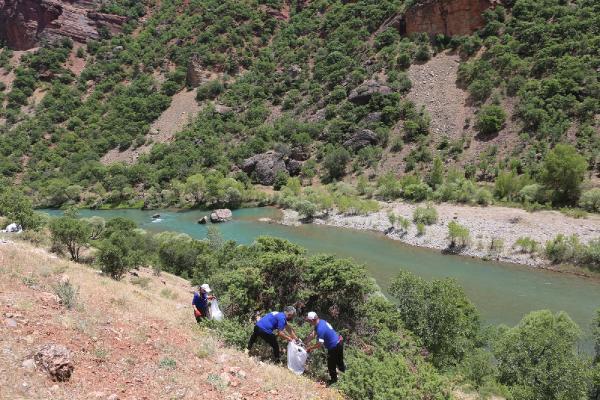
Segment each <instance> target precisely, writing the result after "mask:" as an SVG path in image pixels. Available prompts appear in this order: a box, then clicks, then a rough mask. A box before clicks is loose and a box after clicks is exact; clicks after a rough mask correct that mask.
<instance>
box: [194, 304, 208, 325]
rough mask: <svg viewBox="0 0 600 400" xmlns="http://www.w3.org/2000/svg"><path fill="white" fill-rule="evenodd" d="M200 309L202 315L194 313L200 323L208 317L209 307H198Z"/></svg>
mask: <svg viewBox="0 0 600 400" xmlns="http://www.w3.org/2000/svg"><path fill="white" fill-rule="evenodd" d="M198 310H199V311H200V315H198V316H196V314H194V316H195V317H196V322H197V323H200V321H202V320H203V319H206V318H208V307H205V308H198Z"/></svg>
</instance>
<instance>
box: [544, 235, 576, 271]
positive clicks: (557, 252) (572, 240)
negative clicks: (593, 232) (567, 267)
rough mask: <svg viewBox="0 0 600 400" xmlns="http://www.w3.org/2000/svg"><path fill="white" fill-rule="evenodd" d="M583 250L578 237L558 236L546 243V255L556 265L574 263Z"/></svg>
mask: <svg viewBox="0 0 600 400" xmlns="http://www.w3.org/2000/svg"><path fill="white" fill-rule="evenodd" d="M580 250H581V244H580V243H579V239H578V238H577V236H575V235H572V236H565V235H563V234H558V235H557V236H556V237H555V238H554V239H552V240H549V241H547V242H546V247H545V248H544V254H545V255H546V258H548V259H549V260H550V261H552V262H553V263H555V264H558V263H566V262H570V261H573V260H574V259H575V257H576V255H577V254H579V252H580Z"/></svg>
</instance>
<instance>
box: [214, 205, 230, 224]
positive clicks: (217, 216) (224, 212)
mask: <svg viewBox="0 0 600 400" xmlns="http://www.w3.org/2000/svg"><path fill="white" fill-rule="evenodd" d="M232 217H233V214H232V213H231V210H230V209H228V208H220V209H218V210H214V211H213V212H211V213H210V222H214V223H219V222H225V221H231V218H232Z"/></svg>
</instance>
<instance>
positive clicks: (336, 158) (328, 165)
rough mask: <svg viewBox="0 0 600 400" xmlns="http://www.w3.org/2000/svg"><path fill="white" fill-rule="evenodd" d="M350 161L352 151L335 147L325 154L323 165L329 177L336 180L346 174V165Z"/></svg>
mask: <svg viewBox="0 0 600 400" xmlns="http://www.w3.org/2000/svg"><path fill="white" fill-rule="evenodd" d="M348 161H350V153H349V152H348V150H346V149H345V148H343V147H334V148H333V149H331V150H330V151H329V152H327V154H326V155H325V158H324V159H323V167H325V169H326V170H327V179H328V180H336V179H340V178H342V177H343V176H344V175H345V174H346V165H347V164H348Z"/></svg>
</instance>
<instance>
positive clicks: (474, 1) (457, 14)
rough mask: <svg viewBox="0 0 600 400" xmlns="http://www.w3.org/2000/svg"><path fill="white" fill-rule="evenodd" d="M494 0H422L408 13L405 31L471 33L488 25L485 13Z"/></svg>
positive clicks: (448, 33)
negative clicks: (484, 17)
mask: <svg viewBox="0 0 600 400" xmlns="http://www.w3.org/2000/svg"><path fill="white" fill-rule="evenodd" d="M495 4H496V1H495V0H423V1H418V2H416V4H415V5H413V6H412V7H411V8H410V9H409V10H408V11H407V12H406V15H405V24H406V33H407V34H411V33H416V32H426V33H428V34H430V35H436V34H440V33H441V34H444V35H448V36H454V35H470V34H471V33H473V32H474V31H476V30H477V29H479V28H482V27H483V26H484V24H485V21H484V19H483V15H482V14H483V12H484V11H485V10H487V9H488V8H490V7H492V6H494V5H495Z"/></svg>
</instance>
